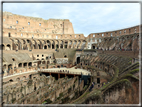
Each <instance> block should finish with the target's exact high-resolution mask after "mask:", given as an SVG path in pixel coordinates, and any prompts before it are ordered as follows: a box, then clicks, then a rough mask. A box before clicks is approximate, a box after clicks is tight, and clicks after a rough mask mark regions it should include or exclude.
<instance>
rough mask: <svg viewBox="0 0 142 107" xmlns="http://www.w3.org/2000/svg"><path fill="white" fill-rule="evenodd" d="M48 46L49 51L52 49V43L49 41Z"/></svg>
mask: <svg viewBox="0 0 142 107" xmlns="http://www.w3.org/2000/svg"><path fill="white" fill-rule="evenodd" d="M47 46H48V49H50V48H51V42H50V41H49V40H47Z"/></svg>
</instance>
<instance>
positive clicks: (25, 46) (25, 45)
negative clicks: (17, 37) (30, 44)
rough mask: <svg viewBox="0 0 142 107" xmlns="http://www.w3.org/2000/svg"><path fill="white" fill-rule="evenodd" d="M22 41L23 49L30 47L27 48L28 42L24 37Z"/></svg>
mask: <svg viewBox="0 0 142 107" xmlns="http://www.w3.org/2000/svg"><path fill="white" fill-rule="evenodd" d="M21 42H22V44H23V47H22V48H23V50H27V49H28V48H27V43H26V40H24V39H21Z"/></svg>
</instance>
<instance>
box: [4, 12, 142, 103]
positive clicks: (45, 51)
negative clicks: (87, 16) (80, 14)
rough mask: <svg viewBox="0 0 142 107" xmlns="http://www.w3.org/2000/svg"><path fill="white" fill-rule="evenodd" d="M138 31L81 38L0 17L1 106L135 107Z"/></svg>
mask: <svg viewBox="0 0 142 107" xmlns="http://www.w3.org/2000/svg"><path fill="white" fill-rule="evenodd" d="M140 26H141V25H137V26H133V27H130V28H125V29H119V30H115V31H108V32H101V33H91V34H89V35H88V36H87V37H85V36H84V34H83V33H82V34H76V33H74V29H73V25H72V23H71V22H70V20H69V19H49V20H44V19H42V18H36V17H29V16H21V15H17V14H13V13H10V12H3V31H2V34H3V42H2V50H3V57H2V75H3V91H2V96H3V98H2V104H4V105H7V104H139V100H140V98H139V88H140V86H139V85H140V84H139V83H140V80H139V75H140V74H139V73H140V72H139V59H140V54H139V50H140V45H139V43H140V41H139V34H140V33H141V30H140Z"/></svg>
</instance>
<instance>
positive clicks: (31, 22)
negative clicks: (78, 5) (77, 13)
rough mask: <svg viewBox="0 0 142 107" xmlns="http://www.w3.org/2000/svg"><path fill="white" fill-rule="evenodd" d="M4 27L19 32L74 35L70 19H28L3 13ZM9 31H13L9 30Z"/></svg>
mask: <svg viewBox="0 0 142 107" xmlns="http://www.w3.org/2000/svg"><path fill="white" fill-rule="evenodd" d="M3 27H4V28H13V29H16V30H17V31H20V32H21V31H23V32H24V31H26V32H44V33H51V34H55V33H56V34H74V30H73V26H72V23H71V22H70V21H69V20H68V19H49V20H44V19H42V18H36V17H27V16H21V15H16V14H12V13H10V12H3ZM9 31H11V30H10V29H9Z"/></svg>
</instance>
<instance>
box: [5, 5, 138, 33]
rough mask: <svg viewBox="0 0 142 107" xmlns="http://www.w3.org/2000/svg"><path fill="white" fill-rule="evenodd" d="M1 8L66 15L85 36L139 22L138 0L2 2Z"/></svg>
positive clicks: (43, 15)
mask: <svg viewBox="0 0 142 107" xmlns="http://www.w3.org/2000/svg"><path fill="white" fill-rule="evenodd" d="M3 11H8V12H12V13H13V14H19V15H24V16H32V17H40V18H43V19H45V20H48V19H50V18H54V19H69V20H70V21H71V22H72V24H73V28H74V32H75V33H76V34H79V33H83V34H84V35H85V36H88V35H89V34H90V33H99V32H105V31H113V30H119V29H123V28H127V27H132V26H135V25H139V24H140V4H139V3H4V4H3Z"/></svg>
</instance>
